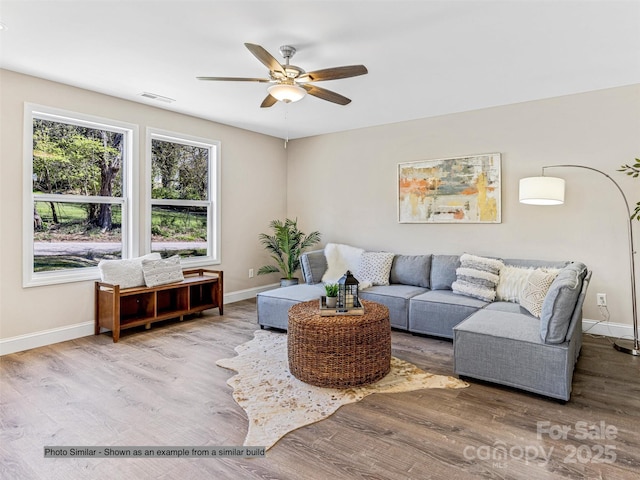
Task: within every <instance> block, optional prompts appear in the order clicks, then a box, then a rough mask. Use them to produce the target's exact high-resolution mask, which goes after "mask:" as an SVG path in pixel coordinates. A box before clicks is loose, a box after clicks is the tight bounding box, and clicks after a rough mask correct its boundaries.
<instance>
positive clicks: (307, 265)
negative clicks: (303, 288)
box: [300, 250, 327, 285]
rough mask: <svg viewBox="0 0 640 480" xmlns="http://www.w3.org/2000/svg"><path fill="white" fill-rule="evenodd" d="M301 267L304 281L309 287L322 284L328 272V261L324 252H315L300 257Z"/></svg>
mask: <svg viewBox="0 0 640 480" xmlns="http://www.w3.org/2000/svg"><path fill="white" fill-rule="evenodd" d="M300 267H301V269H302V274H303V275H304V280H305V282H307V284H309V285H313V284H314V283H320V282H322V276H323V275H324V272H326V271H327V259H326V257H325V256H324V250H313V251H311V252H306V253H303V254H302V255H301V256H300Z"/></svg>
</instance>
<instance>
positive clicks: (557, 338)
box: [540, 262, 587, 343]
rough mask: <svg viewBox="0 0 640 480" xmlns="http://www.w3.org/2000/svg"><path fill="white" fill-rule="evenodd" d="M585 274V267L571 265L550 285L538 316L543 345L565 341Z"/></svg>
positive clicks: (577, 264) (580, 264)
mask: <svg viewBox="0 0 640 480" xmlns="http://www.w3.org/2000/svg"><path fill="white" fill-rule="evenodd" d="M586 274H587V267H586V265H584V264H583V263H580V262H576V263H571V264H569V265H567V266H566V267H565V268H563V269H562V270H560V273H558V276H557V277H556V279H555V280H554V281H553V283H552V284H551V287H550V288H549V291H548V292H547V296H546V297H545V299H544V302H543V303H542V314H541V315H540V337H541V338H542V340H543V341H544V342H545V343H563V342H564V341H565V339H566V337H567V331H568V329H569V323H571V317H572V316H573V311H574V310H575V308H576V302H577V301H578V297H579V296H580V292H581V291H582V281H583V280H584V277H585V275H586Z"/></svg>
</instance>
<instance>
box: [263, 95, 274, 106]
mask: <svg viewBox="0 0 640 480" xmlns="http://www.w3.org/2000/svg"><path fill="white" fill-rule="evenodd" d="M277 101H278V99H277V98H276V97H272V96H271V95H267V96H266V97H265V99H264V100H263V101H262V103H261V104H260V108H268V107H271V106H273V105H275V103H276V102H277Z"/></svg>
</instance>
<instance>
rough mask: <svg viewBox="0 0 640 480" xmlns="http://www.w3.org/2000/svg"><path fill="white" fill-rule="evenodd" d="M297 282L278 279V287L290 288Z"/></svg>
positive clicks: (291, 279)
mask: <svg viewBox="0 0 640 480" xmlns="http://www.w3.org/2000/svg"><path fill="white" fill-rule="evenodd" d="M298 281H299V280H298V279H297V278H281V279H280V286H281V287H290V286H291V285H297V284H298Z"/></svg>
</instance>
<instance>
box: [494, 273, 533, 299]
mask: <svg viewBox="0 0 640 480" xmlns="http://www.w3.org/2000/svg"><path fill="white" fill-rule="evenodd" d="M533 270H534V269H533V268H532V267H516V266H514V265H505V266H504V267H502V270H500V280H499V281H498V287H497V288H496V300H498V301H500V302H512V303H519V302H520V294H521V293H522V290H524V287H526V286H527V281H528V280H529V275H531V272H533Z"/></svg>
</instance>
